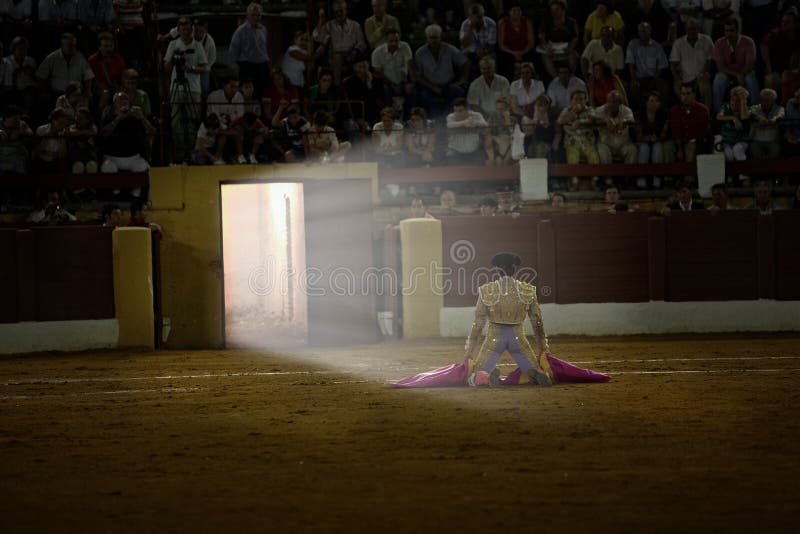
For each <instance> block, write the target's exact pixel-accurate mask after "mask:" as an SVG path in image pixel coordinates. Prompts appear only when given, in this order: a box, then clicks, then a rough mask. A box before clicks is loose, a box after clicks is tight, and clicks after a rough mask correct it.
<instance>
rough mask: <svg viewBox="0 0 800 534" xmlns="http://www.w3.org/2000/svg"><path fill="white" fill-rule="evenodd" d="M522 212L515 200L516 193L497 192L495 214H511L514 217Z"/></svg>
mask: <svg viewBox="0 0 800 534" xmlns="http://www.w3.org/2000/svg"><path fill="white" fill-rule="evenodd" d="M521 213H522V206H520V205H519V203H518V202H517V195H516V194H515V193H513V192H511V191H498V192H497V210H496V211H495V215H511V216H512V217H514V218H516V217H519V216H520V214H521Z"/></svg>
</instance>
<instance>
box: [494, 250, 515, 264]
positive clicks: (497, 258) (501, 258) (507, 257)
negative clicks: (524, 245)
mask: <svg viewBox="0 0 800 534" xmlns="http://www.w3.org/2000/svg"><path fill="white" fill-rule="evenodd" d="M521 263H522V258H520V257H519V256H517V255H516V254H514V253H512V252H498V253H497V254H495V255H494V256H492V265H494V266H495V267H507V266H509V265H514V266H517V265H520V264H521Z"/></svg>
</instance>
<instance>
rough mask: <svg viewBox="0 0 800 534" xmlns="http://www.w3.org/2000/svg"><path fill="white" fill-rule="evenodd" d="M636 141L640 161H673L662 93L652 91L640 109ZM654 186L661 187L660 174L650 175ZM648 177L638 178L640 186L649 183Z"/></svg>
mask: <svg viewBox="0 0 800 534" xmlns="http://www.w3.org/2000/svg"><path fill="white" fill-rule="evenodd" d="M636 142H637V149H638V153H639V163H640V164H646V163H664V162H665V161H667V162H670V161H672V159H673V157H672V152H673V148H672V141H671V140H670V135H669V117H668V115H667V110H666V109H664V106H662V105H661V95H659V94H658V93H650V94H649V95H648V97H647V102H646V103H645V105H644V106H642V108H641V109H640V110H639V113H638V120H637V121H636ZM650 179H651V184H652V185H653V186H654V187H660V185H661V179H660V178H659V177H658V176H652V177H650ZM647 180H648V179H647V178H646V177H641V178H639V179H638V180H637V185H638V186H639V187H645V186H646V185H647Z"/></svg>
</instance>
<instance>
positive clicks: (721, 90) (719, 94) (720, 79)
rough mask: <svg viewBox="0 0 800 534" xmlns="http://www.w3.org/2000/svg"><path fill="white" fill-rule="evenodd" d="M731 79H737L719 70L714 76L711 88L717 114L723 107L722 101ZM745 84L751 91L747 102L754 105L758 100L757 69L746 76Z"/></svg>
mask: <svg viewBox="0 0 800 534" xmlns="http://www.w3.org/2000/svg"><path fill="white" fill-rule="evenodd" d="M731 81H733V82H735V81H736V79H735V78H730V77H729V76H728V75H727V74H723V73H721V72H718V73H717V74H716V76H714V85H713V88H712V90H711V91H712V93H713V95H714V115H716V114H717V113H718V112H719V108H721V107H722V103H723V101H724V100H725V92H726V91H727V90H728V84H729V83H730V82H731ZM744 84H745V87H746V88H747V90H748V91H749V92H750V96H749V97H748V99H747V103H748V104H749V105H751V106H752V105H754V104H755V103H756V102H757V101H758V79H757V78H756V71H754V70H753V71H750V72H749V73H748V74H747V75H746V76H745V77H744Z"/></svg>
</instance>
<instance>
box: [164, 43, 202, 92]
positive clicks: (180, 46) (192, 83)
mask: <svg viewBox="0 0 800 534" xmlns="http://www.w3.org/2000/svg"><path fill="white" fill-rule="evenodd" d="M190 49H191V50H193V52H192V53H187V54H184V55H185V57H186V65H187V66H189V65H191V66H192V67H197V66H200V65H208V59H207V58H206V51H205V49H204V48H203V46H202V45H201V44H200V43H199V42H197V41H196V40H195V38H194V37H192V41H191V42H190V43H188V44H187V43H184V42H183V40H182V39H175V40H174V41H170V43H169V45H168V46H167V51H166V53H165V54H164V60H165V61H171V62H172V63H173V65H172V75H171V77H170V83H175V78H176V76H177V73H176V70H175V59H174V57H173V56H174V55H175V52H176V51H178V50H190ZM186 81H187V83H188V84H189V91H191V92H192V93H196V94H200V74H198V73H195V72H187V73H186Z"/></svg>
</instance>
